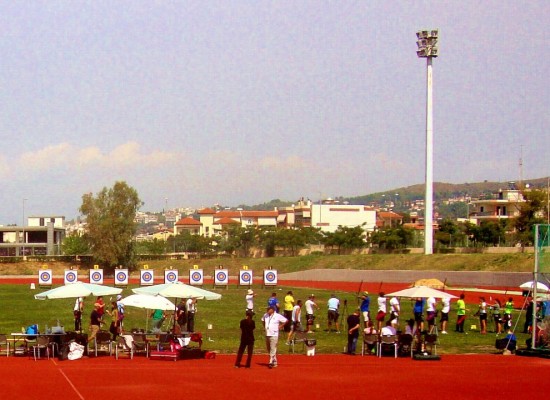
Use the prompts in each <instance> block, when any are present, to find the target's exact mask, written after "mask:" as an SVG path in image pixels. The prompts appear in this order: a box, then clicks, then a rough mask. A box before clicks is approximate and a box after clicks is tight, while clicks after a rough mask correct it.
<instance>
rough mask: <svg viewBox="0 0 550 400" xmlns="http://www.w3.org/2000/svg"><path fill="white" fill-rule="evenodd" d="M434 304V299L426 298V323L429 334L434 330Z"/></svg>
mask: <svg viewBox="0 0 550 400" xmlns="http://www.w3.org/2000/svg"><path fill="white" fill-rule="evenodd" d="M436 304H437V303H436V301H435V298H434V297H428V300H426V320H427V321H428V332H429V333H433V331H434V329H435V311H436Z"/></svg>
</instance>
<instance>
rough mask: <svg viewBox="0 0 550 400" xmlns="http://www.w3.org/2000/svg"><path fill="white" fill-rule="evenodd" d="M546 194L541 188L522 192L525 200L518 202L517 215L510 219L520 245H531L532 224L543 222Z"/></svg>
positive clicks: (532, 238)
mask: <svg viewBox="0 0 550 400" xmlns="http://www.w3.org/2000/svg"><path fill="white" fill-rule="evenodd" d="M546 196H547V194H546V193H545V192H543V191H542V190H530V191H526V192H524V193H523V197H524V198H525V200H526V201H525V202H524V203H521V204H520V207H519V215H518V216H517V217H516V218H514V219H513V220H512V223H511V225H512V228H514V229H515V231H516V234H515V240H516V241H518V242H520V243H521V245H522V246H532V245H533V241H534V236H533V226H534V225H535V224H542V223H544V218H543V216H544V208H545V206H546Z"/></svg>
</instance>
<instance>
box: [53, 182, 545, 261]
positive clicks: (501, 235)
mask: <svg viewBox="0 0 550 400" xmlns="http://www.w3.org/2000/svg"><path fill="white" fill-rule="evenodd" d="M524 197H525V199H526V202H525V203H522V204H521V206H520V214H519V216H518V217H516V218H513V219H502V220H499V221H498V222H491V221H487V222H483V223H481V224H480V225H475V224H472V223H470V222H456V221H455V220H453V219H450V218H447V219H443V220H442V221H440V222H439V229H438V230H437V232H436V233H435V235H434V245H435V247H436V248H451V247H487V246H499V245H500V246H517V245H519V246H532V245H533V232H532V227H533V225H534V224H540V223H544V222H545V219H544V215H545V213H546V215H547V213H548V210H547V209H546V207H547V203H545V201H546V193H545V192H542V191H540V190H532V191H529V192H525V193H524ZM141 205H142V202H141V200H140V199H139V196H138V194H137V191H136V190H135V189H133V188H132V187H130V186H128V185H127V184H126V183H125V182H116V183H115V184H114V186H113V187H112V188H103V190H101V191H100V192H99V193H98V194H97V195H95V196H94V195H93V194H91V193H87V194H84V195H83V196H82V205H81V207H80V209H79V210H80V212H81V214H82V216H83V219H84V220H85V221H86V233H84V235H82V236H79V235H70V236H67V237H66V238H65V240H64V241H63V244H62V249H63V252H64V254H66V255H92V257H93V260H94V262H95V263H97V264H99V265H101V266H102V267H103V268H106V269H107V270H109V269H114V268H116V267H118V266H125V267H129V268H132V267H134V266H136V265H137V258H138V256H139V255H143V254H149V255H161V254H167V253H183V252H187V253H196V254H198V255H200V256H215V255H219V254H229V255H238V256H241V257H248V256H250V255H251V253H252V251H253V250H260V251H261V252H262V255H263V256H266V257H273V256H276V255H281V254H282V255H289V256H295V255H298V254H299V252H300V250H301V249H303V248H305V247H306V246H309V245H323V246H324V248H325V249H327V250H328V251H330V252H332V253H337V254H344V253H349V252H350V251H353V250H357V249H362V248H365V247H375V248H379V249H385V250H390V251H393V250H397V249H405V248H408V247H422V245H423V242H422V236H423V235H422V232H419V231H417V230H415V229H413V228H409V227H407V226H406V225H397V226H389V227H381V228H379V229H376V230H375V231H374V232H367V233H365V230H364V226H355V227H345V226H339V227H338V228H337V229H336V230H335V231H334V232H323V231H321V230H320V229H317V228H313V227H292V228H279V227H257V226H245V227H243V226H240V225H238V224H235V225H230V226H228V227H226V228H224V229H223V230H222V231H221V232H220V234H218V235H215V236H210V237H205V236H200V235H194V234H190V233H189V232H182V233H180V234H178V235H177V236H170V237H168V238H167V240H166V241H165V240H158V239H155V240H153V241H145V242H136V241H135V234H136V232H137V224H136V223H135V222H134V217H135V214H136V212H137V211H138V210H139V208H140V207H141ZM404 220H405V221H407V218H404Z"/></svg>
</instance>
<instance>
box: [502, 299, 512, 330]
mask: <svg viewBox="0 0 550 400" xmlns="http://www.w3.org/2000/svg"><path fill="white" fill-rule="evenodd" d="M513 309H514V299H513V298H511V297H508V301H507V302H506V303H505V304H504V328H505V329H510V328H511V327H512V310H513Z"/></svg>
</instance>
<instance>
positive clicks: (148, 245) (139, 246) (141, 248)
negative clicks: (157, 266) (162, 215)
mask: <svg viewBox="0 0 550 400" xmlns="http://www.w3.org/2000/svg"><path fill="white" fill-rule="evenodd" d="M135 251H136V253H137V254H154V255H160V254H164V253H166V242H165V241H164V240H159V239H156V238H155V239H153V240H147V241H143V242H136V245H135Z"/></svg>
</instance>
